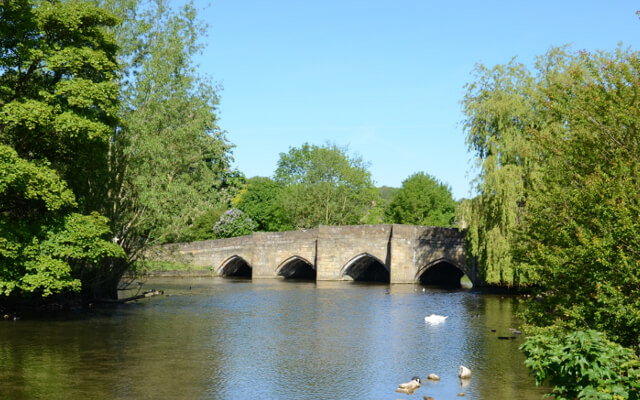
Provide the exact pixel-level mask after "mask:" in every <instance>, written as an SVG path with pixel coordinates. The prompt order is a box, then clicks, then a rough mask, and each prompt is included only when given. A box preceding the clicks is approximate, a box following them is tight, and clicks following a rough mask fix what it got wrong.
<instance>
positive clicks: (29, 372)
mask: <svg viewBox="0 0 640 400" xmlns="http://www.w3.org/2000/svg"><path fill="white" fill-rule="evenodd" d="M144 287H145V288H147V289H150V288H152V287H153V288H156V289H162V290H164V293H165V294H164V295H163V296H156V297H153V298H150V299H143V300H140V301H138V302H137V303H130V304H126V305H123V306H118V307H113V308H100V309H92V310H89V311H87V312H83V313H74V314H70V315H66V316H64V317H61V316H59V317H56V318H53V319H46V320H43V319H42V318H40V319H31V318H29V317H23V318H22V319H21V320H19V321H16V322H14V321H0V398H2V399H65V400H72V399H83V400H86V399H262V400H265V399H296V400H303V399H309V400H311V399H313V400H329V399H381V400H382V399H392V400H393V399H422V398H423V397H424V396H431V397H433V398H435V399H436V400H441V399H455V398H460V397H457V395H458V394H460V393H464V394H465V397H464V398H466V399H492V400H501V399H520V400H528V399H541V398H542V395H543V394H544V392H545V391H544V390H543V389H541V388H537V387H536V386H535V383H534V381H533V378H532V377H530V376H529V375H528V371H527V369H526V368H525V366H524V364H523V362H524V357H523V356H522V354H521V353H520V351H519V350H518V346H519V345H520V344H521V343H522V340H523V338H521V337H519V336H518V337H517V338H516V339H507V340H504V339H499V338H498V336H510V332H509V328H512V327H517V326H518V322H517V320H516V319H515V317H514V303H513V299H511V298H509V297H507V298H502V297H501V296H499V295H488V294H480V293H478V292H474V291H470V290H464V289H460V290H443V289H433V288H423V287H422V286H418V285H406V284H405V285H383V284H356V283H350V282H295V281H284V280H253V281H252V280H231V279H223V278H165V279H155V280H150V281H147V282H146V283H145V285H144ZM432 313H433V314H439V315H446V316H448V318H447V319H446V321H445V322H444V323H443V324H440V325H435V326H431V325H428V324H426V323H425V321H424V317H425V316H426V315H429V314H432ZM492 330H495V332H492ZM460 365H465V366H467V367H469V368H470V369H471V371H472V378H471V380H470V381H469V382H468V384H467V385H466V386H463V385H461V382H460V380H459V379H458V377H457V374H458V368H459V366H460ZM430 373H435V374H437V375H439V376H440V378H441V380H440V381H439V382H430V381H426V379H425V378H426V376H427V375H428V374H430ZM414 375H417V376H420V377H421V378H423V379H424V380H425V381H426V382H424V383H423V385H422V387H421V388H419V389H418V390H417V391H416V392H415V394H414V395H412V396H408V395H406V394H400V393H395V388H396V387H397V385H398V383H400V382H406V381H408V380H410V379H411V377H412V376H414Z"/></svg>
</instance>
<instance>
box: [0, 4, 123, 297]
mask: <svg viewBox="0 0 640 400" xmlns="http://www.w3.org/2000/svg"><path fill="white" fill-rule="evenodd" d="M115 22H116V19H115V17H114V16H113V15H111V14H110V13H108V12H106V11H104V10H101V9H98V8H96V7H92V6H91V5H90V4H89V3H87V2H82V1H35V0H34V1H28V0H8V1H4V2H2V4H0V244H1V246H0V253H1V257H0V294H2V295H4V296H5V299H6V298H7V297H8V296H35V297H38V296H41V297H47V296H50V295H52V294H56V293H66V292H70V291H71V292H73V291H79V290H80V288H81V285H82V289H83V290H84V291H85V292H86V293H89V294H90V293H94V292H92V289H94V288H96V290H101V288H100V284H101V283H103V282H98V283H97V282H96V281H95V278H96V277H97V276H98V275H101V276H102V277H104V276H105V274H106V275H109V271H110V270H111V269H112V268H113V267H114V265H116V264H117V263H116V262H115V261H116V260H114V259H116V258H119V257H122V256H123V254H122V251H121V249H120V248H119V247H118V246H117V245H115V244H114V243H112V242H111V241H110V236H111V235H110V231H109V228H108V223H107V220H106V219H105V218H104V217H101V216H100V215H98V214H97V213H95V212H94V211H95V210H100V209H101V207H102V206H103V205H104V195H105V191H104V188H105V186H106V185H105V182H106V176H107V175H106V174H107V159H108V157H107V156H108V153H107V151H108V143H109V135H110V132H111V129H112V127H113V126H114V124H115V122H116V120H117V117H116V111H117V107H118V102H117V96H118V86H117V83H116V81H115V77H116V62H115V49H116V46H115V42H114V40H113V37H112V36H111V35H110V34H109V33H108V31H107V28H108V27H110V26H114V24H115ZM75 210H78V211H80V213H77V212H74V211H75ZM81 213H82V214H87V215H82V214H81Z"/></svg>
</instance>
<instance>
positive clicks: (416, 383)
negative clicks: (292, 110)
mask: <svg viewBox="0 0 640 400" xmlns="http://www.w3.org/2000/svg"><path fill="white" fill-rule="evenodd" d="M419 387H420V377H418V376H414V377H413V378H411V380H410V381H409V382H407V383H401V384H399V385H398V388H397V389H396V392H398V393H406V394H413V392H415V391H416V389H418V388H419Z"/></svg>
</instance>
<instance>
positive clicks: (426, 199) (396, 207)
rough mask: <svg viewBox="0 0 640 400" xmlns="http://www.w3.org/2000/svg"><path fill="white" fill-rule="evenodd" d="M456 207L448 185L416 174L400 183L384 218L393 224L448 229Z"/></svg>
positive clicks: (418, 173) (424, 175) (430, 177)
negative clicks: (445, 227) (400, 185)
mask: <svg viewBox="0 0 640 400" xmlns="http://www.w3.org/2000/svg"><path fill="white" fill-rule="evenodd" d="M455 208H456V202H455V200H453V196H452V195H451V189H450V188H449V187H448V186H447V185H445V184H444V183H441V182H438V180H437V179H436V178H434V177H432V176H430V175H428V174H425V173H424V172H417V173H415V174H413V175H411V176H409V177H408V178H407V179H405V180H404V181H403V182H402V188H401V189H400V190H398V191H397V192H396V193H395V195H394V196H393V198H392V200H391V202H390V203H389V204H388V205H387V208H386V215H387V218H388V220H389V222H391V223H395V224H409V225H427V226H450V225H451V224H452V223H453V216H454V213H455Z"/></svg>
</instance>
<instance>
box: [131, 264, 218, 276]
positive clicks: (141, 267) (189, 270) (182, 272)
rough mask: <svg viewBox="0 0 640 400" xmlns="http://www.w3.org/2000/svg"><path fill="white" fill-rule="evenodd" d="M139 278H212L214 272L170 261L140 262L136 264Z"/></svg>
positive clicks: (136, 272) (135, 271)
mask: <svg viewBox="0 0 640 400" xmlns="http://www.w3.org/2000/svg"><path fill="white" fill-rule="evenodd" d="M134 273H135V274H136V275H137V276H210V275H213V271H212V270H211V269H209V268H206V267H202V266H195V265H189V264H181V263H175V262H168V261H139V262H137V263H136V264H135V270H134Z"/></svg>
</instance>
